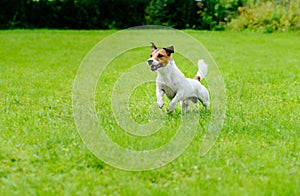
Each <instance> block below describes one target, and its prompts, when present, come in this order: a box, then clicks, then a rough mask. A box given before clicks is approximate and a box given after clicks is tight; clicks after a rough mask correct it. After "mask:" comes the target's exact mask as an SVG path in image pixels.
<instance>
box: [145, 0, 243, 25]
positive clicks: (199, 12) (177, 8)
mask: <svg viewBox="0 0 300 196" xmlns="http://www.w3.org/2000/svg"><path fill="white" fill-rule="evenodd" d="M241 5H243V1H242V0H232V1H228V0H224V1H220V0H210V1H201V2H195V1H186V0H151V2H150V4H149V6H148V7H147V9H146V22H147V24H155V25H168V26H172V27H175V28H180V29H182V28H192V29H208V30H222V29H224V28H225V24H226V22H228V21H230V20H231V18H232V17H233V16H234V15H235V13H236V10H237V8H238V7H239V6H241Z"/></svg>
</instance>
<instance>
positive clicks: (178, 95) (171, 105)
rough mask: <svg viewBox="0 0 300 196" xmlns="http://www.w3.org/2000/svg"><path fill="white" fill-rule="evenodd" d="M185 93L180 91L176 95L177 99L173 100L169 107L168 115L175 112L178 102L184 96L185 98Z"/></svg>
mask: <svg viewBox="0 0 300 196" xmlns="http://www.w3.org/2000/svg"><path fill="white" fill-rule="evenodd" d="M183 94H184V92H183V91H178V92H177V93H176V95H175V97H174V98H173V99H172V101H171V103H170V105H169V111H168V113H171V112H173V111H174V110H175V108H176V104H177V102H178V101H180V100H181V98H182V96H183Z"/></svg>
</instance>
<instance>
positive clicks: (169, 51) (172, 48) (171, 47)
mask: <svg viewBox="0 0 300 196" xmlns="http://www.w3.org/2000/svg"><path fill="white" fill-rule="evenodd" d="M163 49H164V50H165V51H166V52H167V54H168V56H170V55H171V53H174V46H169V47H166V48H163Z"/></svg>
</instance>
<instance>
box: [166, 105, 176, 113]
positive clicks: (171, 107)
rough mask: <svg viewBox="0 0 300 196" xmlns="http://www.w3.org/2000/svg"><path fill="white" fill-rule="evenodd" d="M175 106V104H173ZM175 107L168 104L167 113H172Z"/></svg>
mask: <svg viewBox="0 0 300 196" xmlns="http://www.w3.org/2000/svg"><path fill="white" fill-rule="evenodd" d="M175 107H176V105H175ZM175 107H174V106H172V105H169V109H168V114H170V113H172V112H173V111H174V110H175Z"/></svg>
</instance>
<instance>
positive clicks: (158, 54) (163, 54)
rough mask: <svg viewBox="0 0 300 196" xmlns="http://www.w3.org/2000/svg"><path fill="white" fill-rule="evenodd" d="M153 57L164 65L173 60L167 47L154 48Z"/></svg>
mask: <svg viewBox="0 0 300 196" xmlns="http://www.w3.org/2000/svg"><path fill="white" fill-rule="evenodd" d="M151 57H153V58H154V59H155V60H156V61H158V62H159V63H161V64H162V65H163V66H166V65H167V64H168V63H169V61H170V60H171V55H170V54H168V53H167V51H166V50H165V49H160V50H157V49H154V50H153V51H152V53H151Z"/></svg>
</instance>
